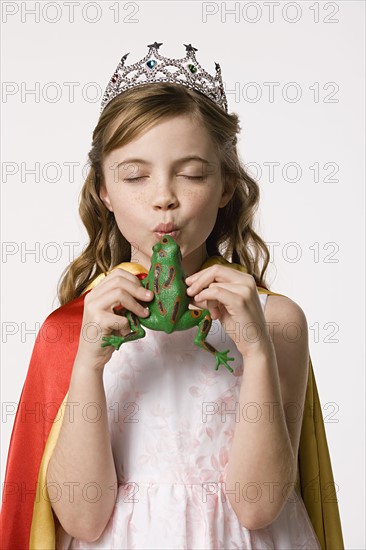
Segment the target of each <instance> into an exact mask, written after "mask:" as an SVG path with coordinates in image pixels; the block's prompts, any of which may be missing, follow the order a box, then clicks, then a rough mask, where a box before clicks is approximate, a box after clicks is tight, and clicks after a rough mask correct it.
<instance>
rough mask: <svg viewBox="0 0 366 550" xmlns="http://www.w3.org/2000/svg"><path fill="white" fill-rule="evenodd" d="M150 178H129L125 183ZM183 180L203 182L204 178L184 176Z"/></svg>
mask: <svg viewBox="0 0 366 550" xmlns="http://www.w3.org/2000/svg"><path fill="white" fill-rule="evenodd" d="M147 177H148V176H140V177H138V178H129V179H127V180H125V181H138V180H143V179H144V178H147ZM182 177H183V178H187V179H189V180H203V176H184V175H183V176H182Z"/></svg>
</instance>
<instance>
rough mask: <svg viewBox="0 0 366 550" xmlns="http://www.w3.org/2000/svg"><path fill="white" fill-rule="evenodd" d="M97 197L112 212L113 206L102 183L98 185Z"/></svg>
mask: <svg viewBox="0 0 366 550" xmlns="http://www.w3.org/2000/svg"><path fill="white" fill-rule="evenodd" d="M99 198H100V200H101V201H102V202H103V203H104V206H105V207H106V208H108V210H109V211H110V212H113V207H112V204H111V201H110V200H109V195H108V192H107V189H106V187H105V185H104V184H102V185H101V186H100V190H99Z"/></svg>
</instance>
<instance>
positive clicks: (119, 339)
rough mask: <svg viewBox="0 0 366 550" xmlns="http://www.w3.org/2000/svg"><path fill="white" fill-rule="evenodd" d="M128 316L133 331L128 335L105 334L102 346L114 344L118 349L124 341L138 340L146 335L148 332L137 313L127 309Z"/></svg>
mask: <svg viewBox="0 0 366 550" xmlns="http://www.w3.org/2000/svg"><path fill="white" fill-rule="evenodd" d="M126 317H127V319H128V322H129V325H130V329H131V331H132V332H131V333H130V334H127V336H114V335H112V336H103V338H102V340H104V341H105V343H104V344H102V348H105V347H106V346H114V347H115V348H116V349H117V350H118V349H119V348H120V347H121V345H122V344H123V343H124V342H132V340H138V339H139V338H143V337H144V336H145V334H146V332H145V331H144V329H143V328H142V326H141V324H140V321H139V318H138V317H137V315H135V313H132V312H131V311H127V313H126Z"/></svg>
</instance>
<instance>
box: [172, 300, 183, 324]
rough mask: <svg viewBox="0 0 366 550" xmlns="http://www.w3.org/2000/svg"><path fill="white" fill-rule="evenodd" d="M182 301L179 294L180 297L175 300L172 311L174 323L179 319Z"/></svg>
mask: <svg viewBox="0 0 366 550" xmlns="http://www.w3.org/2000/svg"><path fill="white" fill-rule="evenodd" d="M180 302H181V299H180V297H179V296H178V298H176V299H175V302H174V305H173V311H172V316H171V321H172V322H173V323H176V321H177V317H178V312H179V308H180Z"/></svg>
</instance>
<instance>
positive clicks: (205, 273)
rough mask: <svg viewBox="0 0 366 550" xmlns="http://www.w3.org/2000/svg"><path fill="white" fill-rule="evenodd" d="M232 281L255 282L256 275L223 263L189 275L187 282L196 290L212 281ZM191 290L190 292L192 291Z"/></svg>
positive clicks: (235, 282) (236, 282) (241, 282)
mask: <svg viewBox="0 0 366 550" xmlns="http://www.w3.org/2000/svg"><path fill="white" fill-rule="evenodd" d="M214 282H218V283H225V282H226V283H231V284H243V283H244V284H245V283H246V284H251V285H253V283H254V284H255V280H254V277H253V276H252V275H249V274H248V273H244V272H243V271H239V270H237V269H232V268H231V267H226V266H222V265H215V266H211V267H208V268H206V269H203V270H202V271H200V272H198V273H195V274H194V275H192V276H191V277H187V279H186V283H187V285H189V288H190V289H192V291H193V293H194V292H199V291H200V290H201V289H203V288H206V287H208V286H209V285H210V284H211V283H214ZM192 291H190V292H192Z"/></svg>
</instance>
